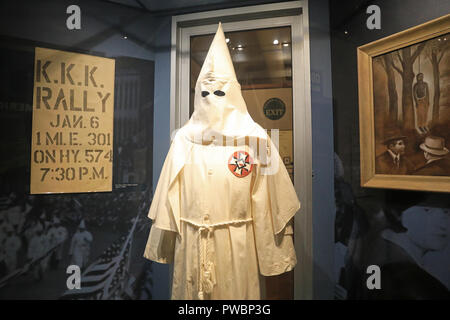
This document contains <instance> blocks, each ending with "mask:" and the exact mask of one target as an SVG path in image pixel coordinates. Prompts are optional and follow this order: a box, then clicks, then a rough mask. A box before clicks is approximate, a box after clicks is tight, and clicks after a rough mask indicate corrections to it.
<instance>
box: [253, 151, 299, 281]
mask: <svg viewBox="0 0 450 320" xmlns="http://www.w3.org/2000/svg"><path fill="white" fill-rule="evenodd" d="M271 145H272V148H271V149H272V155H271V156H270V162H266V164H264V163H263V162H260V163H259V164H258V165H257V172H256V178H255V182H254V185H253V190H252V217H253V225H254V232H255V243H256V251H257V257H258V264H259V270H260V273H261V274H262V275H264V276H274V275H279V274H281V273H284V272H287V271H290V270H292V269H293V268H294V266H295V265H296V263H297V258H296V254H295V250H294V244H293V232H292V218H293V217H294V215H295V213H296V212H297V211H298V210H299V209H300V201H299V200H298V197H297V194H296V192H295V189H294V186H293V185H292V182H291V179H290V177H289V174H288V172H287V170H286V167H285V166H284V163H283V161H282V160H281V157H280V155H279V154H278V151H277V150H276V148H274V146H273V144H272V143H271Z"/></svg>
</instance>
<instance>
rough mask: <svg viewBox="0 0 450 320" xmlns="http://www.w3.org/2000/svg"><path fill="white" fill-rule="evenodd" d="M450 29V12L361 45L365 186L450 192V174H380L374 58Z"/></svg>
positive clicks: (360, 76)
mask: <svg viewBox="0 0 450 320" xmlns="http://www.w3.org/2000/svg"><path fill="white" fill-rule="evenodd" d="M449 32H450V14H447V15H444V16H442V17H440V18H437V19H434V20H431V21H429V22H426V23H423V24H421V25H418V26H415V27H413V28H410V29H407V30H405V31H402V32H399V33H396V34H393V35H391V36H388V37H385V38H382V39H380V40H377V41H374V42H371V43H368V44H365V45H363V46H360V47H358V48H357V60H358V94H359V132H360V173H361V180H360V181H361V187H368V188H387V189H403V190H420V191H431V192H450V174H449V175H448V176H447V175H445V176H434V175H433V176H431V175H430V176H426V175H414V174H380V173H376V170H375V162H376V160H375V158H376V145H375V143H376V142H375V110H374V104H375V103H374V59H375V58H376V57H378V56H381V55H383V54H389V53H393V52H395V51H397V50H401V49H403V48H405V47H410V46H413V45H416V44H420V43H425V42H426V41H428V40H431V39H433V38H436V37H439V36H441V35H444V34H446V33H449ZM424 46H425V45H424ZM397 52H398V51H397ZM399 59H401V57H399ZM413 109H414V108H413ZM416 121H417V120H416ZM447 143H448V142H447Z"/></svg>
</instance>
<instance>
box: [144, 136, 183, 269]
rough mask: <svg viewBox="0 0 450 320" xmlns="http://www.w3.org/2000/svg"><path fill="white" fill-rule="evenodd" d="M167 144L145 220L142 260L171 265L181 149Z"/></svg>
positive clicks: (177, 220)
mask: <svg viewBox="0 0 450 320" xmlns="http://www.w3.org/2000/svg"><path fill="white" fill-rule="evenodd" d="M177 143H178V142H177V141H176V140H174V142H173V143H172V144H171V146H170V149H169V152H168V154H167V157H166V160H165V161H164V165H163V168H162V171H161V175H160V177H159V181H158V184H157V186H156V190H155V194H154V196H153V200H152V203H151V205H150V210H149V213H148V217H149V218H150V219H152V221H153V222H152V226H151V229H150V234H149V237H148V240H147V245H146V246H145V251H144V257H145V258H147V259H149V260H153V261H156V262H160V263H172V262H173V255H174V248H175V239H176V236H177V235H178V234H179V233H180V183H179V176H178V175H179V173H180V171H181V169H182V168H183V165H184V162H183V161H182V159H184V157H183V154H184V153H183V152H185V150H182V147H181V148H180V146H179V145H177Z"/></svg>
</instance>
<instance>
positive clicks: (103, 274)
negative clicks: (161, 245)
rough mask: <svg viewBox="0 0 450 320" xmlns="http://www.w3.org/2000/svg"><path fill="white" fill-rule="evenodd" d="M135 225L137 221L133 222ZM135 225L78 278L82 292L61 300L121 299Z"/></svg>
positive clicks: (76, 292)
mask: <svg viewBox="0 0 450 320" xmlns="http://www.w3.org/2000/svg"><path fill="white" fill-rule="evenodd" d="M135 222H137V219H136V221H135ZM135 226H136V223H134V225H133V227H132V228H131V231H130V232H129V234H128V236H122V237H121V238H119V239H118V240H116V241H115V242H113V243H112V244H111V245H110V246H109V247H108V248H107V249H106V250H105V251H103V253H102V254H101V255H100V257H99V258H98V259H97V260H96V261H95V262H94V263H92V264H91V265H89V266H88V267H87V268H86V270H85V271H84V272H83V274H82V275H81V288H80V289H71V290H67V291H66V292H64V294H63V295H62V296H61V297H60V299H63V300H109V299H122V298H123V297H122V295H123V293H124V292H126V291H128V290H127V289H128V288H127V285H128V280H129V274H128V270H129V257H130V250H131V243H132V241H131V240H132V237H133V232H134V229H135Z"/></svg>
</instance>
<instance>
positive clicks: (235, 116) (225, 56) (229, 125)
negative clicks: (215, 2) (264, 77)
mask: <svg viewBox="0 0 450 320" xmlns="http://www.w3.org/2000/svg"><path fill="white" fill-rule="evenodd" d="M185 129H186V130H187V132H188V134H189V136H190V137H193V136H195V137H199V135H200V136H202V135H203V137H205V136H212V135H222V136H227V137H236V138H237V137H244V136H253V135H256V136H264V135H263V134H262V133H261V130H262V128H261V127H260V126H259V125H258V124H256V123H255V122H254V121H253V119H252V118H251V116H250V114H249V113H248V111H247V106H246V104H245V101H244V98H243V97H242V93H241V86H240V84H239V83H238V81H237V78H236V74H235V72H234V67H233V62H232V60H231V56H230V52H229V50H228V47H227V44H226V41H225V34H224V33H223V30H222V25H221V24H220V23H219V27H218V29H217V32H216V35H215V37H214V39H213V41H212V43H211V46H210V48H209V51H208V54H207V56H206V59H205V62H204V63H203V66H202V69H201V71H200V75H199V77H198V79H197V84H196V86H195V97H194V113H193V114H192V116H191V118H190V119H189V121H188V123H187V124H186V125H185ZM256 131H257V132H258V133H255V132H256Z"/></svg>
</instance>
